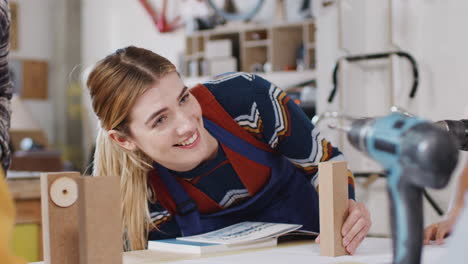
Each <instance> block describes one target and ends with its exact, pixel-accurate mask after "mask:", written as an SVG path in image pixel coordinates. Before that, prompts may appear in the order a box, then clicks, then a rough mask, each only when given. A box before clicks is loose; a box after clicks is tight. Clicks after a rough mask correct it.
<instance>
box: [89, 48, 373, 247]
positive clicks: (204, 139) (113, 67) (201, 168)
mask: <svg viewBox="0 0 468 264" xmlns="http://www.w3.org/2000/svg"><path fill="white" fill-rule="evenodd" d="M87 85H88V88H89V90H90V94H91V98H92V104H93V108H94V111H95V112H96V114H97V116H98V117H99V119H100V123H101V131H100V133H99V135H98V138H97V144H96V153H95V164H94V172H93V174H94V175H119V176H120V177H121V193H122V208H123V226H124V239H125V241H126V247H127V250H130V249H132V250H136V249H143V248H145V246H146V242H147V240H148V239H149V240H154V239H162V238H168V237H177V236H186V235H193V234H198V233H202V232H207V231H211V230H214V229H218V228H221V227H225V226H228V225H231V224H234V223H237V222H241V221H247V220H250V221H266V222H281V223H297V224H302V225H303V226H304V229H307V230H311V231H319V220H318V196H317V191H316V189H315V187H316V184H317V181H316V180H317V166H318V162H320V161H327V160H340V159H343V157H342V155H341V153H340V152H339V151H338V150H337V149H336V148H333V147H332V146H331V145H330V143H328V142H327V141H326V140H325V139H323V138H322V137H321V135H320V133H319V131H318V130H317V129H315V128H314V127H313V125H312V124H311V122H310V121H309V120H308V118H307V117H306V116H305V114H304V113H303V112H302V111H301V109H300V108H299V107H298V106H297V105H295V104H294V103H293V102H292V101H291V100H290V99H289V97H288V96H287V95H286V93H284V92H283V91H281V90H280V89H278V88H277V87H276V86H274V85H273V84H271V83H269V82H268V81H266V80H264V79H262V78H260V77H258V76H255V75H252V74H248V73H232V74H227V75H224V76H221V77H219V78H217V79H215V80H213V81H210V82H207V83H205V84H203V85H201V84H200V85H197V86H196V87H194V88H191V89H189V88H188V87H186V86H185V85H184V83H183V81H182V80H181V78H180V76H179V74H178V73H177V71H176V68H175V66H174V65H173V64H172V63H170V62H169V61H168V60H167V59H165V58H163V57H161V56H159V55H157V54H155V53H153V52H151V51H148V50H145V49H141V48H136V47H127V48H125V49H119V50H117V51H116V52H115V53H113V54H111V55H109V56H107V57H106V58H104V59H103V60H102V61H100V62H99V63H98V64H97V65H96V66H95V68H94V69H93V71H92V72H91V74H90V76H89V78H88V81H87ZM349 176H350V177H349V190H350V192H349V194H350V202H349V216H348V218H347V219H346V221H345V224H344V226H343V229H342V234H343V244H344V246H345V247H346V248H347V250H348V251H349V252H350V253H354V251H355V250H356V248H357V247H358V245H359V244H360V243H361V241H362V240H363V239H364V237H365V236H366V234H367V232H368V230H369V228H370V217H369V213H368V211H367V209H366V208H365V207H364V206H363V205H362V204H361V203H356V202H355V201H354V200H353V199H354V187H353V177H352V174H351V173H349ZM314 185H315V187H314Z"/></svg>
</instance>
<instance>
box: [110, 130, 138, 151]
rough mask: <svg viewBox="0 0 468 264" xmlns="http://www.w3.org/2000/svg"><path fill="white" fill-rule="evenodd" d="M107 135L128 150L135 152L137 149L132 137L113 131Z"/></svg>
mask: <svg viewBox="0 0 468 264" xmlns="http://www.w3.org/2000/svg"><path fill="white" fill-rule="evenodd" d="M107 135H108V136H109V138H110V139H111V140H113V141H114V142H115V143H117V144H119V146H121V147H122V148H124V149H126V150H129V151H134V150H136V148H137V147H136V144H135V142H134V141H133V140H132V139H131V138H130V137H128V136H125V135H123V134H122V133H121V132H119V131H117V130H114V129H111V130H109V132H107Z"/></svg>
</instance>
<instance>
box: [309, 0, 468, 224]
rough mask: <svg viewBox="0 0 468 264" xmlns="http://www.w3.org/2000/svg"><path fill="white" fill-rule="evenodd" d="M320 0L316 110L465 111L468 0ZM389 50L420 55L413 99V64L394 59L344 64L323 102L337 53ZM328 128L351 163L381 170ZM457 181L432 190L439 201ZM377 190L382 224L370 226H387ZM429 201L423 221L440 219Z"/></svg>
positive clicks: (444, 115) (442, 114) (437, 115)
mask: <svg viewBox="0 0 468 264" xmlns="http://www.w3.org/2000/svg"><path fill="white" fill-rule="evenodd" d="M319 2H320V1H315V8H316V9H315V10H316V15H317V20H316V21H317V28H318V30H317V36H316V37H317V41H318V43H317V65H318V69H317V76H318V80H317V81H318V111H319V112H323V111H329V110H335V111H343V112H346V113H348V114H353V115H358V116H375V115H383V114H386V113H388V112H389V106H390V105H392V104H396V105H399V106H401V107H404V108H406V109H408V110H409V111H410V112H412V113H415V114H417V115H419V116H422V117H424V118H428V119H430V120H441V119H460V118H462V117H463V114H464V112H465V108H466V107H467V106H468V89H467V88H466V87H465V86H466V82H467V76H468V75H467V74H466V71H467V69H468V60H467V59H468V49H467V47H468V34H466V33H465V31H466V30H465V28H466V25H468V17H467V16H466V14H467V12H468V1H464V0H412V1H402V0H338V1H336V3H335V4H333V5H332V6H330V7H322V5H321V3H319ZM389 50H404V51H407V52H409V53H410V54H412V55H413V56H414V57H415V59H416V61H417V63H418V66H419V74H420V83H419V88H418V92H417V95H416V98H415V99H413V100H410V99H408V94H409V91H410V87H411V84H412V81H413V80H412V74H411V73H410V67H409V65H408V63H407V62H406V61H405V60H403V59H398V58H397V59H393V60H380V61H374V62H368V63H347V64H345V65H343V66H344V67H342V68H341V74H340V81H341V85H340V86H339V93H338V96H337V97H336V98H335V102H334V103H333V104H328V103H327V102H326V98H327V97H328V94H329V92H330V90H331V89H332V81H331V76H332V70H333V67H334V65H335V62H336V60H337V59H338V58H339V57H340V56H344V55H354V54H361V53H375V52H383V51H389ZM340 100H341V104H340ZM326 133H327V134H328V135H330V136H331V137H332V138H333V139H334V141H335V143H338V144H339V145H341V148H342V150H343V151H344V153H345V155H346V156H347V159H348V160H350V163H351V164H350V165H351V167H352V168H353V169H354V170H357V171H369V170H371V171H372V170H373V169H376V167H374V166H373V165H372V164H371V163H370V162H368V161H367V160H365V159H364V158H363V156H362V155H361V154H359V153H357V152H356V151H354V150H353V149H352V148H351V147H349V145H348V144H346V143H345V142H344V140H341V139H340V138H339V136H337V135H336V133H335V132H331V131H326ZM457 173H458V171H457V172H456V173H455V174H454V175H456V174H457ZM454 185H455V181H454V180H452V182H451V186H450V187H449V188H447V189H446V190H443V191H438V192H435V193H434V192H433V193H434V195H435V196H436V200H437V201H438V202H439V203H441V204H442V206H444V207H446V206H447V205H448V203H449V199H450V192H451V190H452V189H453V186H454ZM378 186H379V183H377V184H376V185H375V188H376V189H378V188H380V187H378ZM376 189H374V190H372V189H371V190H361V195H362V196H363V197H366V195H367V194H368V193H367V192H374V193H375V192H376ZM358 192H359V191H358ZM366 193H367V194H366ZM380 194H381V196H378V195H377V196H376V195H374V196H373V197H372V199H366V202H368V204H369V205H370V207H371V210H372V211H373V212H374V219H373V220H374V222H375V223H378V224H377V226H374V228H373V230H372V231H373V232H375V233H386V232H388V217H387V216H386V212H387V211H388V209H387V208H386V207H385V205H386V204H387V201H386V194H384V190H383V189H382V190H381V191H380ZM379 197H380V198H379ZM425 208H426V209H427V210H426V211H428V212H429V213H428V215H427V217H426V221H427V222H432V221H435V220H436V219H437V217H436V216H435V215H434V214H433V211H432V210H430V209H429V208H428V207H427V205H426V206H425Z"/></svg>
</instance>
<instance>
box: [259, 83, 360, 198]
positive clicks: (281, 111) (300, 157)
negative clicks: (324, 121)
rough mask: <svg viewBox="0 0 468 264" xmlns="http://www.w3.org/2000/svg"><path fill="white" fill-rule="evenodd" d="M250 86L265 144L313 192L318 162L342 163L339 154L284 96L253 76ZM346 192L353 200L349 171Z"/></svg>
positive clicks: (277, 89) (316, 183)
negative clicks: (297, 170)
mask: <svg viewBox="0 0 468 264" xmlns="http://www.w3.org/2000/svg"><path fill="white" fill-rule="evenodd" d="M252 85H254V86H255V87H256V90H257V96H256V100H255V103H256V107H257V111H258V113H259V114H258V115H259V116H260V117H258V118H257V119H259V120H262V121H261V124H262V134H263V137H264V138H265V141H266V142H268V144H269V145H270V146H271V147H272V148H274V149H276V150H278V151H279V152H281V153H282V154H283V155H284V156H285V157H286V158H287V159H288V160H289V161H291V162H292V163H293V164H294V165H295V166H296V167H298V168H300V169H302V170H303V171H304V172H305V173H306V175H307V176H308V178H309V180H310V181H311V183H312V184H313V185H314V186H315V187H316V188H317V187H318V173H317V172H318V164H319V162H324V161H332V160H333V161H340V160H344V157H343V154H342V153H341V152H340V151H339V150H338V148H336V147H334V146H332V144H331V143H330V142H329V141H327V140H326V139H325V138H324V137H323V136H322V135H321V133H320V131H319V129H318V128H316V127H314V125H313V124H312V122H311V121H310V119H309V118H308V117H307V116H306V115H305V113H304V112H303V111H302V109H301V108H300V107H299V106H298V105H297V104H296V103H294V102H293V100H291V99H290V97H289V96H288V95H287V94H286V92H284V91H282V90H281V89H279V88H278V87H276V86H275V85H274V84H272V83H270V82H268V81H266V80H265V79H263V78H261V77H259V76H255V78H254V79H253V81H252ZM262 93H266V94H267V96H265V95H264V94H263V95H262ZM257 123H260V121H257ZM348 190H349V198H351V199H354V198H355V193H354V176H353V174H352V172H351V171H349V170H348Z"/></svg>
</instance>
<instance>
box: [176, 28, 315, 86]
mask: <svg viewBox="0 0 468 264" xmlns="http://www.w3.org/2000/svg"><path fill="white" fill-rule="evenodd" d="M216 40H229V41H230V42H231V44H232V45H231V46H232V52H230V53H229V52H225V51H226V50H227V49H224V51H223V52H221V51H220V50H216V49H215V50H210V52H207V51H206V50H205V49H206V48H207V47H208V46H212V45H211V44H213V43H210V45H207V43H208V42H209V41H216ZM185 43H186V52H185V59H184V65H181V66H182V67H181V69H182V73H183V74H184V75H186V76H194V77H196V76H197V75H200V74H205V75H210V74H212V73H210V72H209V69H208V70H206V69H207V67H205V66H206V65H208V64H209V63H212V62H210V61H211V60H213V59H217V60H218V59H220V58H221V59H226V60H229V59H230V60H232V58H235V59H236V61H237V63H236V64H237V69H233V68H232V67H233V66H228V67H227V68H226V69H224V68H223V71H244V72H252V71H259V70H260V71H262V70H263V71H285V70H290V69H296V68H301V69H304V70H312V69H314V68H315V24H314V21H313V20H305V21H302V22H294V23H272V24H268V25H266V24H262V25H261V24H252V23H244V24H237V26H229V27H218V28H216V29H213V30H206V31H200V32H196V33H194V34H191V35H188V36H187V37H186V41H185ZM216 52H218V53H219V54H216V57H213V56H211V55H210V56H209V55H208V54H213V53H216ZM298 54H301V57H300V58H298ZM208 57H209V58H208ZM207 63H208V64H207ZM230 65H233V64H230ZM231 68H232V69H231Z"/></svg>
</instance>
